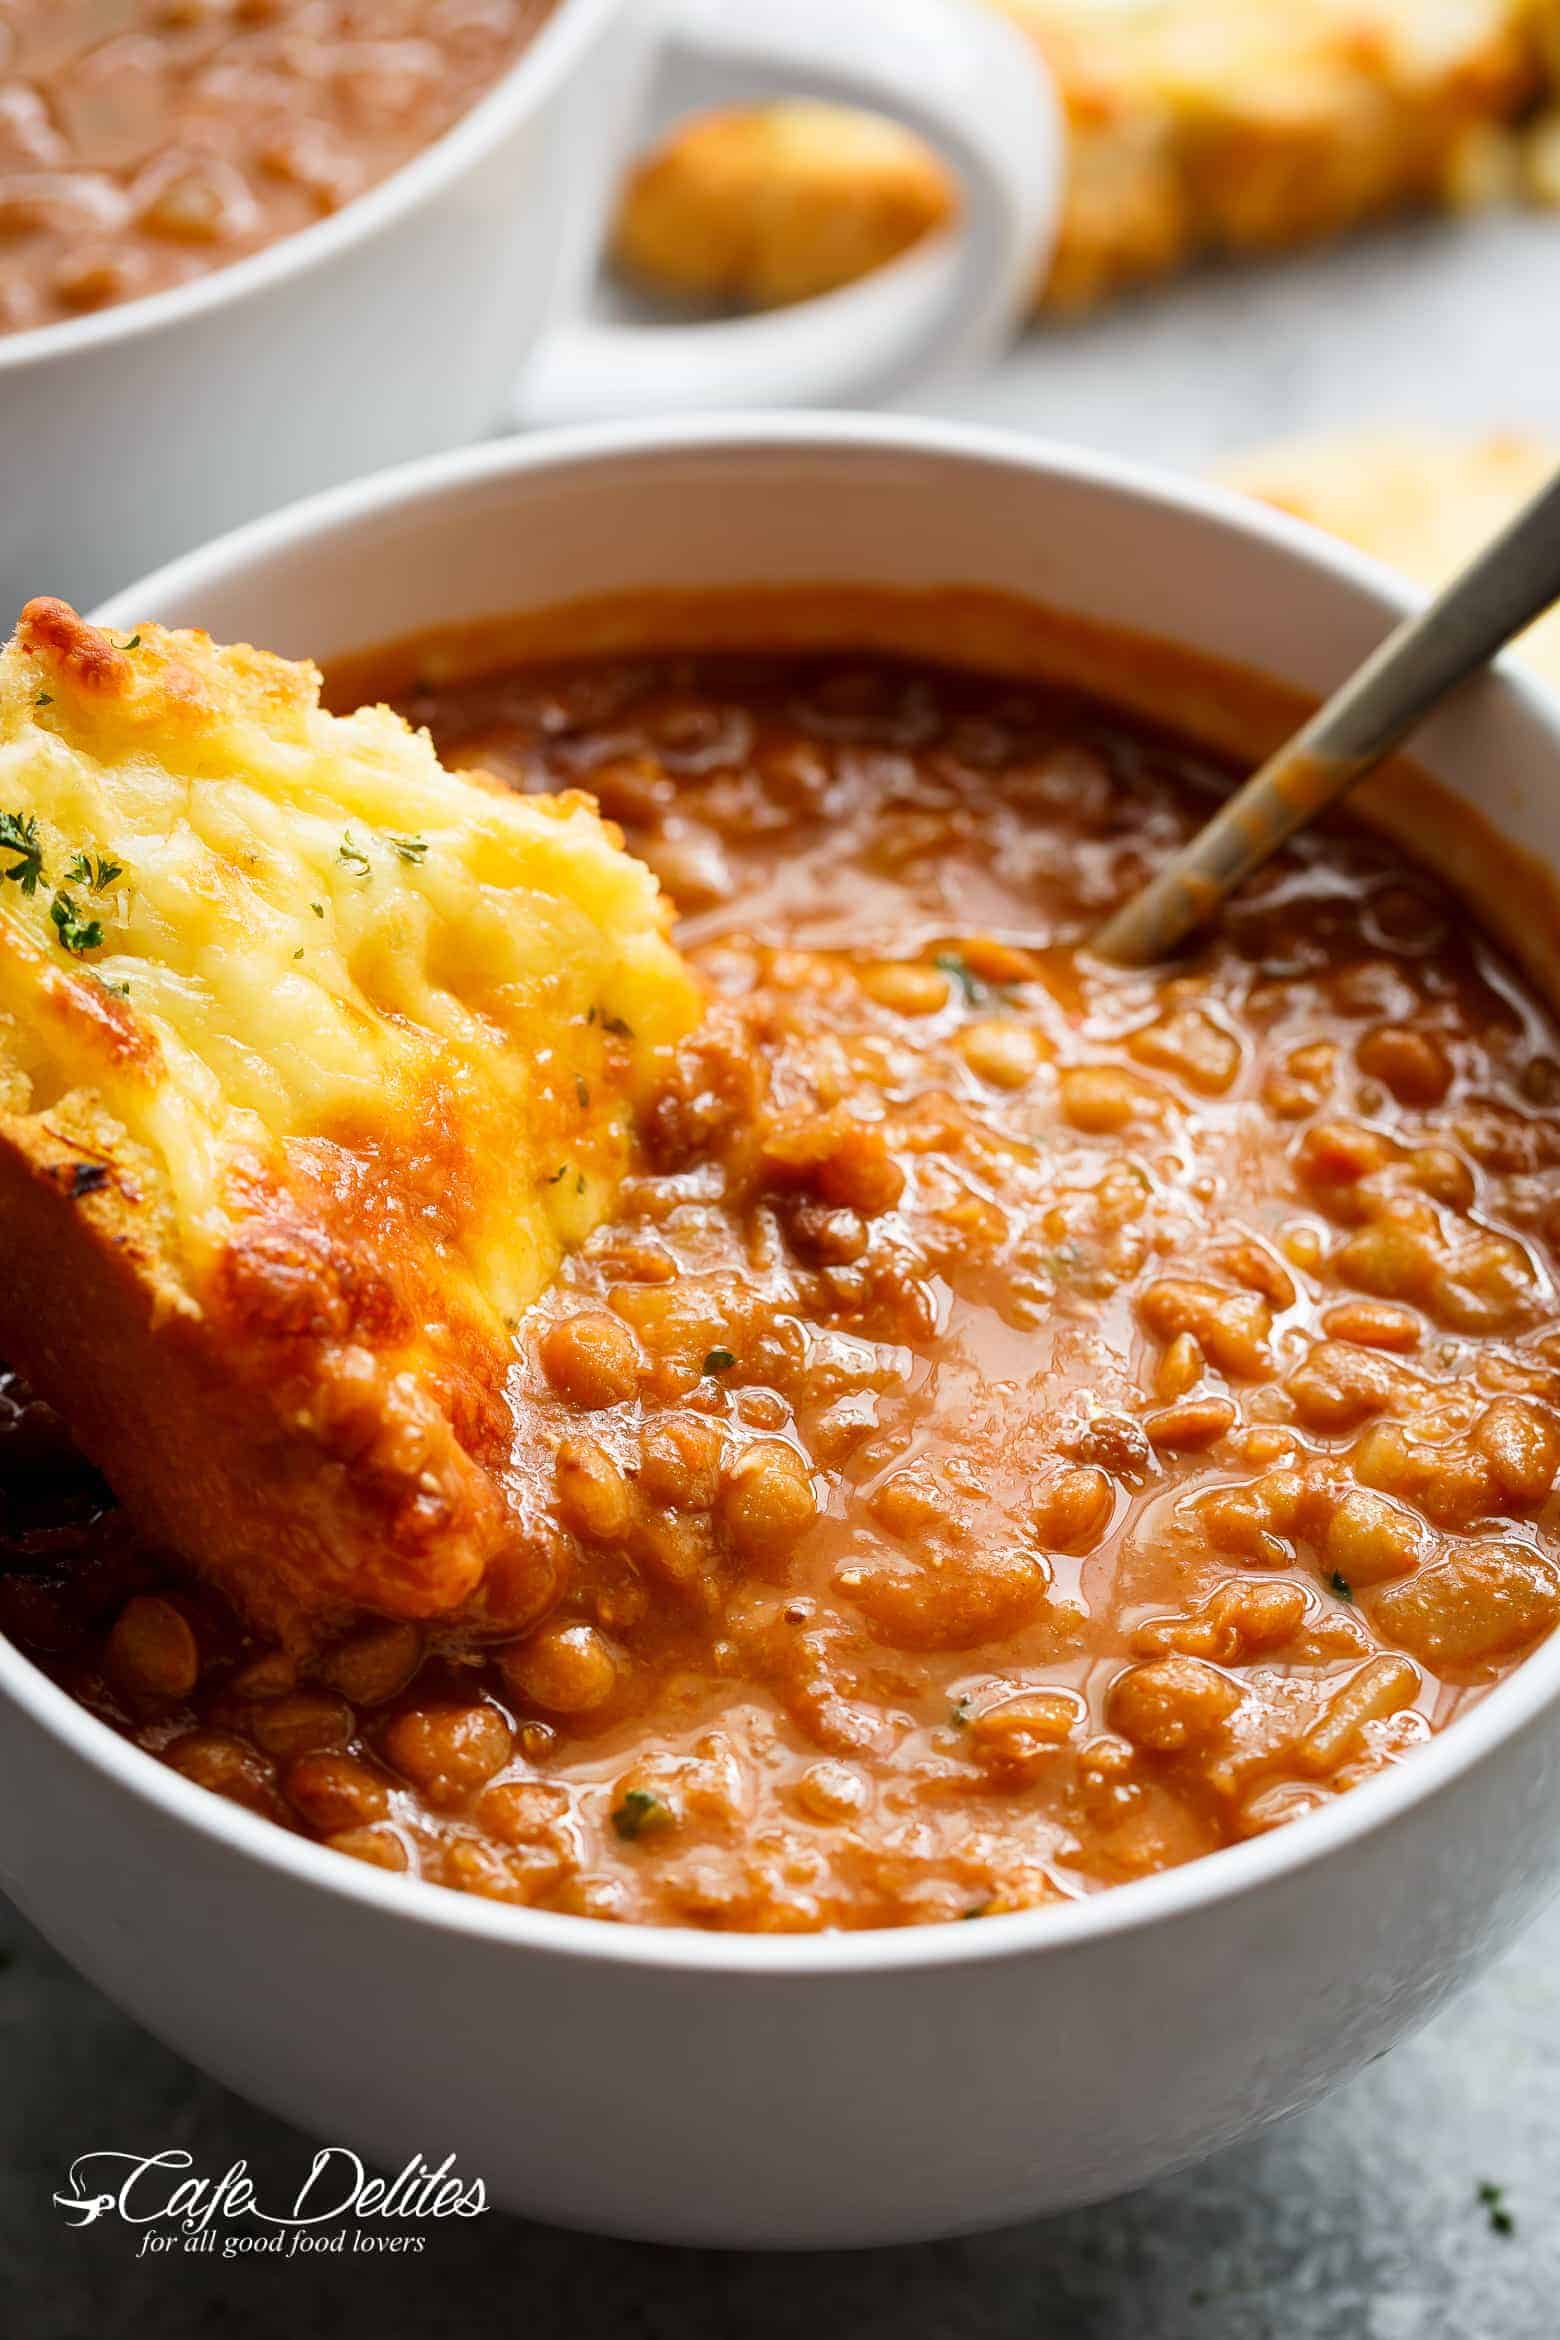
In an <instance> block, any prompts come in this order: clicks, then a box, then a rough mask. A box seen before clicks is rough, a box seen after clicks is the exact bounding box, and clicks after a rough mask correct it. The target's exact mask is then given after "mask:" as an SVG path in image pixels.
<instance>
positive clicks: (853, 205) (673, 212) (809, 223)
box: [616, 99, 957, 309]
mask: <svg viewBox="0 0 1560 2340" xmlns="http://www.w3.org/2000/svg"><path fill="white" fill-rule="evenodd" d="M956 208H957V202H956V197H955V194H954V189H953V186H952V184H951V182H950V180H949V178H948V174H947V172H946V171H945V170H944V168H943V166H942V164H941V163H940V162H939V161H938V159H937V157H936V156H935V155H934V154H932V153H930V152H929V151H928V150H927V148H926V147H925V146H923V145H922V144H921V142H920V140H919V139H917V138H913V137H912V136H911V135H910V133H909V131H907V130H903V129H901V128H900V126H899V124H898V123H897V122H888V121H885V120H884V119H883V118H882V116H881V115H878V114H863V113H858V112H856V111H854V110H853V109H851V108H848V107H845V106H822V105H813V104H811V103H809V102H807V101H805V100H801V99H798V100H797V101H796V102H795V103H794V104H784V105H772V106H756V107H751V108H738V109H734V110H732V111H730V112H727V113H717V114H702V115H700V116H698V117H697V118H696V119H695V120H693V121H691V122H686V123H684V124H682V125H681V127H680V128H679V129H678V130H677V131H676V132H675V134H674V135H673V136H672V137H671V138H669V139H668V140H666V141H665V143H664V144H663V145H661V146H659V147H658V148H656V150H655V151H654V152H653V153H651V154H649V155H647V156H646V157H645V159H644V161H643V162H642V163H640V164H639V166H638V168H637V169H636V171H635V173H634V176H633V179H632V182H631V184H630V186H629V188H628V191H627V195H626V198H625V200H624V203H623V207H622V210H621V213H620V215H619V219H618V228H617V246H616V252H617V258H618V260H619V262H620V264H621V265H622V266H623V268H624V269H625V270H626V271H627V272H628V273H629V274H630V275H632V276H634V277H635V278H637V279H638V280H639V281H640V282H641V283H643V284H646V285H648V286H650V287H652V288H653V289H654V290H655V291H657V292H660V293H672V294H676V295H678V296H680V297H683V298H688V299H693V300H699V301H717V302H723V303H728V304H730V305H731V306H734V307H738V308H758V309H773V308H781V307H784V306H785V304H786V303H788V302H790V301H806V300H811V299H813V298H814V297H815V296H816V295H817V294H819V293H826V292H834V291H835V290H837V288H838V287H839V286H840V285H842V284H852V283H854V282H855V280H856V278H857V277H860V276H866V275H868V274H869V273H870V272H871V270H873V269H874V268H881V267H883V266H884V265H885V263H886V262H888V261H890V260H896V259H897V258H898V257H899V255H900V253H901V252H904V251H908V249H909V248H910V246H911V245H912V244H917V243H919V242H920V241H921V238H922V237H923V236H925V235H927V234H929V233H930V231H931V230H932V229H933V228H936V227H941V226H942V225H943V224H944V223H945V222H946V221H947V220H949V219H951V218H952V216H953V214H954V211H955V210H956Z"/></svg>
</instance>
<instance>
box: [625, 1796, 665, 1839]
mask: <svg viewBox="0 0 1560 2340" xmlns="http://www.w3.org/2000/svg"><path fill="white" fill-rule="evenodd" d="M671 1817H672V1815H671V1812H670V1810H669V1809H668V1807H667V1806H666V1805H665V1804H664V1803H663V1802H662V1801H661V1798H660V1797H659V1796H653V1795H652V1794H651V1793H650V1790H649V1789H648V1788H629V1789H627V1790H626V1791H625V1793H624V1796H623V1801H622V1802H621V1804H615V1805H614V1806H613V1810H612V1825H613V1827H614V1828H615V1829H616V1830H617V1832H618V1834H619V1836H621V1837H622V1839H623V1841H624V1843H625V1844H632V1843H633V1841H634V1839H635V1838H636V1837H637V1836H643V1835H644V1833H645V1831H646V1829H647V1828H665V1827H667V1826H668V1825H669V1823H670V1821H671Z"/></svg>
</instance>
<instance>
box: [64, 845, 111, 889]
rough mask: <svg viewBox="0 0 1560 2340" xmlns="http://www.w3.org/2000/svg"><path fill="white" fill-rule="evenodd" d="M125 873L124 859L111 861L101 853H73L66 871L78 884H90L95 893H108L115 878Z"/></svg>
mask: <svg viewBox="0 0 1560 2340" xmlns="http://www.w3.org/2000/svg"><path fill="white" fill-rule="evenodd" d="M124 874H125V865H124V863H123V862H122V861H109V860H108V859H107V858H106V857H105V856H104V855H103V854H101V853H96V854H93V853H73V854H72V855H71V860H70V867H69V868H68V869H67V870H66V872H65V875H66V876H67V877H73V878H74V879H75V881H76V883H77V885H78V886H90V887H91V888H92V891H93V893H94V894H102V893H106V892H107V891H108V888H109V887H110V886H111V885H112V884H113V882H114V880H115V878H121V877H123V876H124Z"/></svg>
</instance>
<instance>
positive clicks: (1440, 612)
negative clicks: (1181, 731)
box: [1092, 474, 1560, 967]
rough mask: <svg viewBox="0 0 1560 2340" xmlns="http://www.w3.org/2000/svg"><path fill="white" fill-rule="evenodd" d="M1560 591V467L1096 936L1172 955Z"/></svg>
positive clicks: (1122, 949)
mask: <svg viewBox="0 0 1560 2340" xmlns="http://www.w3.org/2000/svg"><path fill="white" fill-rule="evenodd" d="M1555 601H1560V474H1557V475H1556V477H1555V478H1554V479H1552V480H1551V481H1550V482H1549V484H1548V486H1547V487H1544V488H1541V489H1540V490H1539V492H1538V494H1537V495H1536V496H1535V497H1534V498H1533V499H1532V501H1531V503H1529V504H1527V505H1525V506H1524V508H1523V510H1522V511H1521V512H1519V513H1518V514H1517V517H1516V518H1515V519H1514V520H1513V521H1512V522H1511V524H1510V526H1509V527H1508V528H1506V529H1505V530H1504V531H1503V532H1502V533H1501V534H1500V535H1499V536H1497V537H1496V538H1495V539H1494V541H1493V542H1492V543H1490V544H1488V545H1486V546H1485V548H1484V550H1483V551H1482V552H1480V553H1478V554H1477V555H1476V556H1475V557H1474V559H1473V560H1472V561H1470V562H1469V564H1468V566H1467V567H1466V568H1465V569H1464V570H1462V572H1461V573H1460V575H1458V576H1456V577H1454V578H1453V580H1452V582H1451V583H1450V584H1449V585H1448V586H1447V587H1446V589H1445V590H1444V592H1441V593H1439V594H1437V596H1436V598H1435V599H1434V601H1432V602H1431V603H1430V604H1429V606H1428V608H1426V609H1423V610H1421V611H1420V612H1419V614H1418V616H1417V617H1411V618H1407V619H1405V620H1404V622H1403V624H1402V625H1400V626H1399V627H1398V628H1397V630H1396V631H1395V632H1394V633H1392V634H1390V635H1389V636H1388V637H1387V639H1386V641H1385V642H1383V643H1382V645H1381V647H1380V648H1379V649H1378V650H1377V651H1375V652H1374V654H1373V655H1372V656H1371V657H1370V658H1369V659H1367V661H1366V663H1365V664H1364V665H1363V666H1362V667H1361V668H1360V669H1359V671H1358V672H1357V673H1356V674H1353V675H1351V676H1350V678H1349V680H1348V681H1347V682H1346V683H1345V684H1344V685H1343V687H1342V689H1341V690H1339V691H1337V692H1336V693H1335V694H1334V695H1333V697H1332V698H1330V699H1329V700H1328V702H1327V704H1326V706H1325V707H1323V708H1321V709H1320V710H1319V712H1318V713H1317V714H1315V715H1313V716H1312V718H1311V720H1310V722H1309V723H1308V724H1307V725H1306V726H1305V728H1304V730H1303V731H1300V732H1297V733H1296V735H1295V737H1294V738H1293V739H1292V740H1290V741H1289V742H1288V744H1287V745H1286V746H1284V747H1281V748H1280V749H1279V750H1278V753H1277V754H1276V755H1274V756H1272V757H1270V758H1269V760H1268V762H1267V763H1265V764H1264V765H1263V766H1262V768H1261V770H1260V771H1259V772H1257V773H1256V774H1254V776H1253V777H1252V778H1251V779H1250V780H1248V781H1247V782H1246V784H1245V786H1244V787H1243V788H1241V789H1240V790H1238V791H1237V793H1236V794H1235V795H1234V796H1232V797H1231V798H1230V800H1229V802H1228V804H1226V805H1224V806H1223V807H1222V809H1221V810H1220V811H1219V812H1217V813H1216V814H1215V815H1214V817H1213V819H1212V820H1211V821H1209V823H1208V824H1207V826H1206V828H1204V829H1202V830H1200V831H1199V832H1198V834H1197V835H1196V836H1195V837H1194V838H1193V839H1192V841H1191V843H1190V844H1189V845H1187V846H1185V847H1184V848H1183V849H1182V851H1181V852H1180V853H1178V854H1177V855H1176V857H1175V859H1174V860H1173V861H1172V862H1170V863H1169V864H1168V866H1167V867H1166V868H1165V869H1163V870H1162V871H1161V872H1160V874H1159V876H1158V877H1157V878H1155V879H1154V881H1153V883H1152V884H1151V885H1149V886H1147V887H1145V888H1144V890H1143V892H1142V893H1141V894H1139V895H1138V896H1137V897H1136V899H1135V900H1133V901H1131V902H1129V903H1128V904H1127V905H1126V907H1125V908H1124V909H1122V910H1119V911H1118V912H1117V913H1116V916H1115V917H1114V918H1113V919H1111V920H1110V922H1109V924H1108V925H1107V926H1105V927H1104V928H1103V929H1102V931H1101V932H1100V934H1099V935H1098V936H1097V937H1096V938H1095V941H1094V943H1093V945H1092V948H1093V949H1094V951H1095V953H1096V954H1097V955H1098V956H1099V957H1100V958H1104V959H1114V960H1116V961H1117V962H1118V964H1120V965H1122V966H1128V967H1141V966H1147V965H1149V964H1150V963H1151V962H1152V961H1154V960H1156V959H1162V958H1164V957H1165V956H1166V955H1167V954H1168V953H1169V952H1170V951H1172V950H1174V948H1175V946H1176V944H1177V943H1179V942H1181V941H1183V940H1184V939H1185V937H1186V936H1187V935H1188V934H1190V933H1191V932H1192V931H1193V929H1194V928H1195V927H1198V926H1201V925H1202V924H1203V923H1204V922H1205V920H1207V919H1208V918H1210V917H1212V915H1213V913H1214V912H1215V911H1216V910H1217V909H1218V907H1219V904H1220V903H1221V902H1222V901H1223V900H1224V898H1225V896H1226V895H1227V894H1229V893H1230V892H1231V891H1232V889H1233V888H1234V887H1236V886H1238V885H1239V884H1240V882H1241V880H1242V879H1243V878H1246V877H1249V876H1250V875H1251V872H1252V871H1253V870H1254V869H1258V868H1260V867H1261V865H1262V863H1263V862H1265V861H1267V860H1268V859H1270V857H1271V856H1272V855H1273V854H1275V853H1276V852H1277V851H1278V849H1279V847H1280V846H1281V845H1282V844H1284V843H1285V841H1286V840H1287V839H1288V838H1290V837H1292V836H1293V835H1294V833H1295V831H1296V830H1297V829H1299V828H1303V827H1304V826H1305V824H1306V823H1307V822H1308V821H1311V820H1314V819H1315V817H1316V815H1317V814H1318V813H1319V812H1321V811H1322V810H1323V809H1324V808H1325V807H1326V806H1327V805H1329V804H1331V803H1333V801H1334V800H1335V799H1336V798H1337V797H1340V796H1342V795H1343V793H1344V791H1345V790H1346V789H1348V788H1352V787H1353V785H1354V783H1355V781H1356V780H1360V779H1363V777H1364V775H1365V774H1366V773H1367V772H1369V771H1370V770H1371V769H1372V768H1373V766H1375V765H1376V764H1379V763H1380V762H1381V760H1382V758H1383V757H1384V756H1389V755H1390V754H1391V753H1392V751H1393V749H1394V748H1396V747H1400V746H1401V745H1402V743H1403V741H1404V740H1405V739H1406V738H1407V737H1408V735H1409V733H1410V732H1412V731H1414V730H1415V729H1416V728H1417V727H1418V725H1419V724H1420V723H1421V722H1423V720H1424V718H1425V717H1426V716H1427V715H1429V714H1430V713H1431V711H1432V710H1433V709H1434V708H1435V707H1436V706H1437V705H1439V703H1440V701H1441V700H1442V699H1444V698H1445V697H1446V696H1447V694H1448V693H1449V692H1450V691H1452V690H1454V689H1455V688H1456V687H1457V685H1458V684H1459V683H1461V682H1464V681H1466V679H1467V678H1468V676H1469V675H1471V674H1473V673H1474V672H1476V670H1477V669H1478V668H1479V667H1481V666H1483V665H1485V664H1486V662H1487V661H1488V660H1489V659H1491V658H1493V657H1494V655H1495V653H1496V652H1497V651H1498V650H1500V649H1502V648H1504V646H1505V644H1506V643H1507V642H1509V641H1510V640H1511V639H1512V637H1513V635H1515V634H1519V633H1521V632H1522V630H1523V629H1524V627H1526V626H1529V625H1531V624H1532V622H1533V620H1534V619H1535V618H1537V617H1541V616H1542V615H1543V613H1544V611H1545V610H1546V609H1548V608H1549V607H1550V606H1551V604H1552V603H1554V602H1555Z"/></svg>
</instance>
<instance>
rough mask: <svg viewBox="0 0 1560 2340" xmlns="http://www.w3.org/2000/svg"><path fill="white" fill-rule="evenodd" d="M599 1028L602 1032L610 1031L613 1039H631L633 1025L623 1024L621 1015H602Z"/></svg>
mask: <svg viewBox="0 0 1560 2340" xmlns="http://www.w3.org/2000/svg"><path fill="white" fill-rule="evenodd" d="M601 1028H602V1030H603V1031H604V1032H610V1033H611V1034H612V1037H613V1039H614V1040H632V1039H633V1037H634V1027H633V1025H632V1024H625V1023H624V1021H623V1019H622V1017H621V1016H603V1017H602V1019H601Z"/></svg>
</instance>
